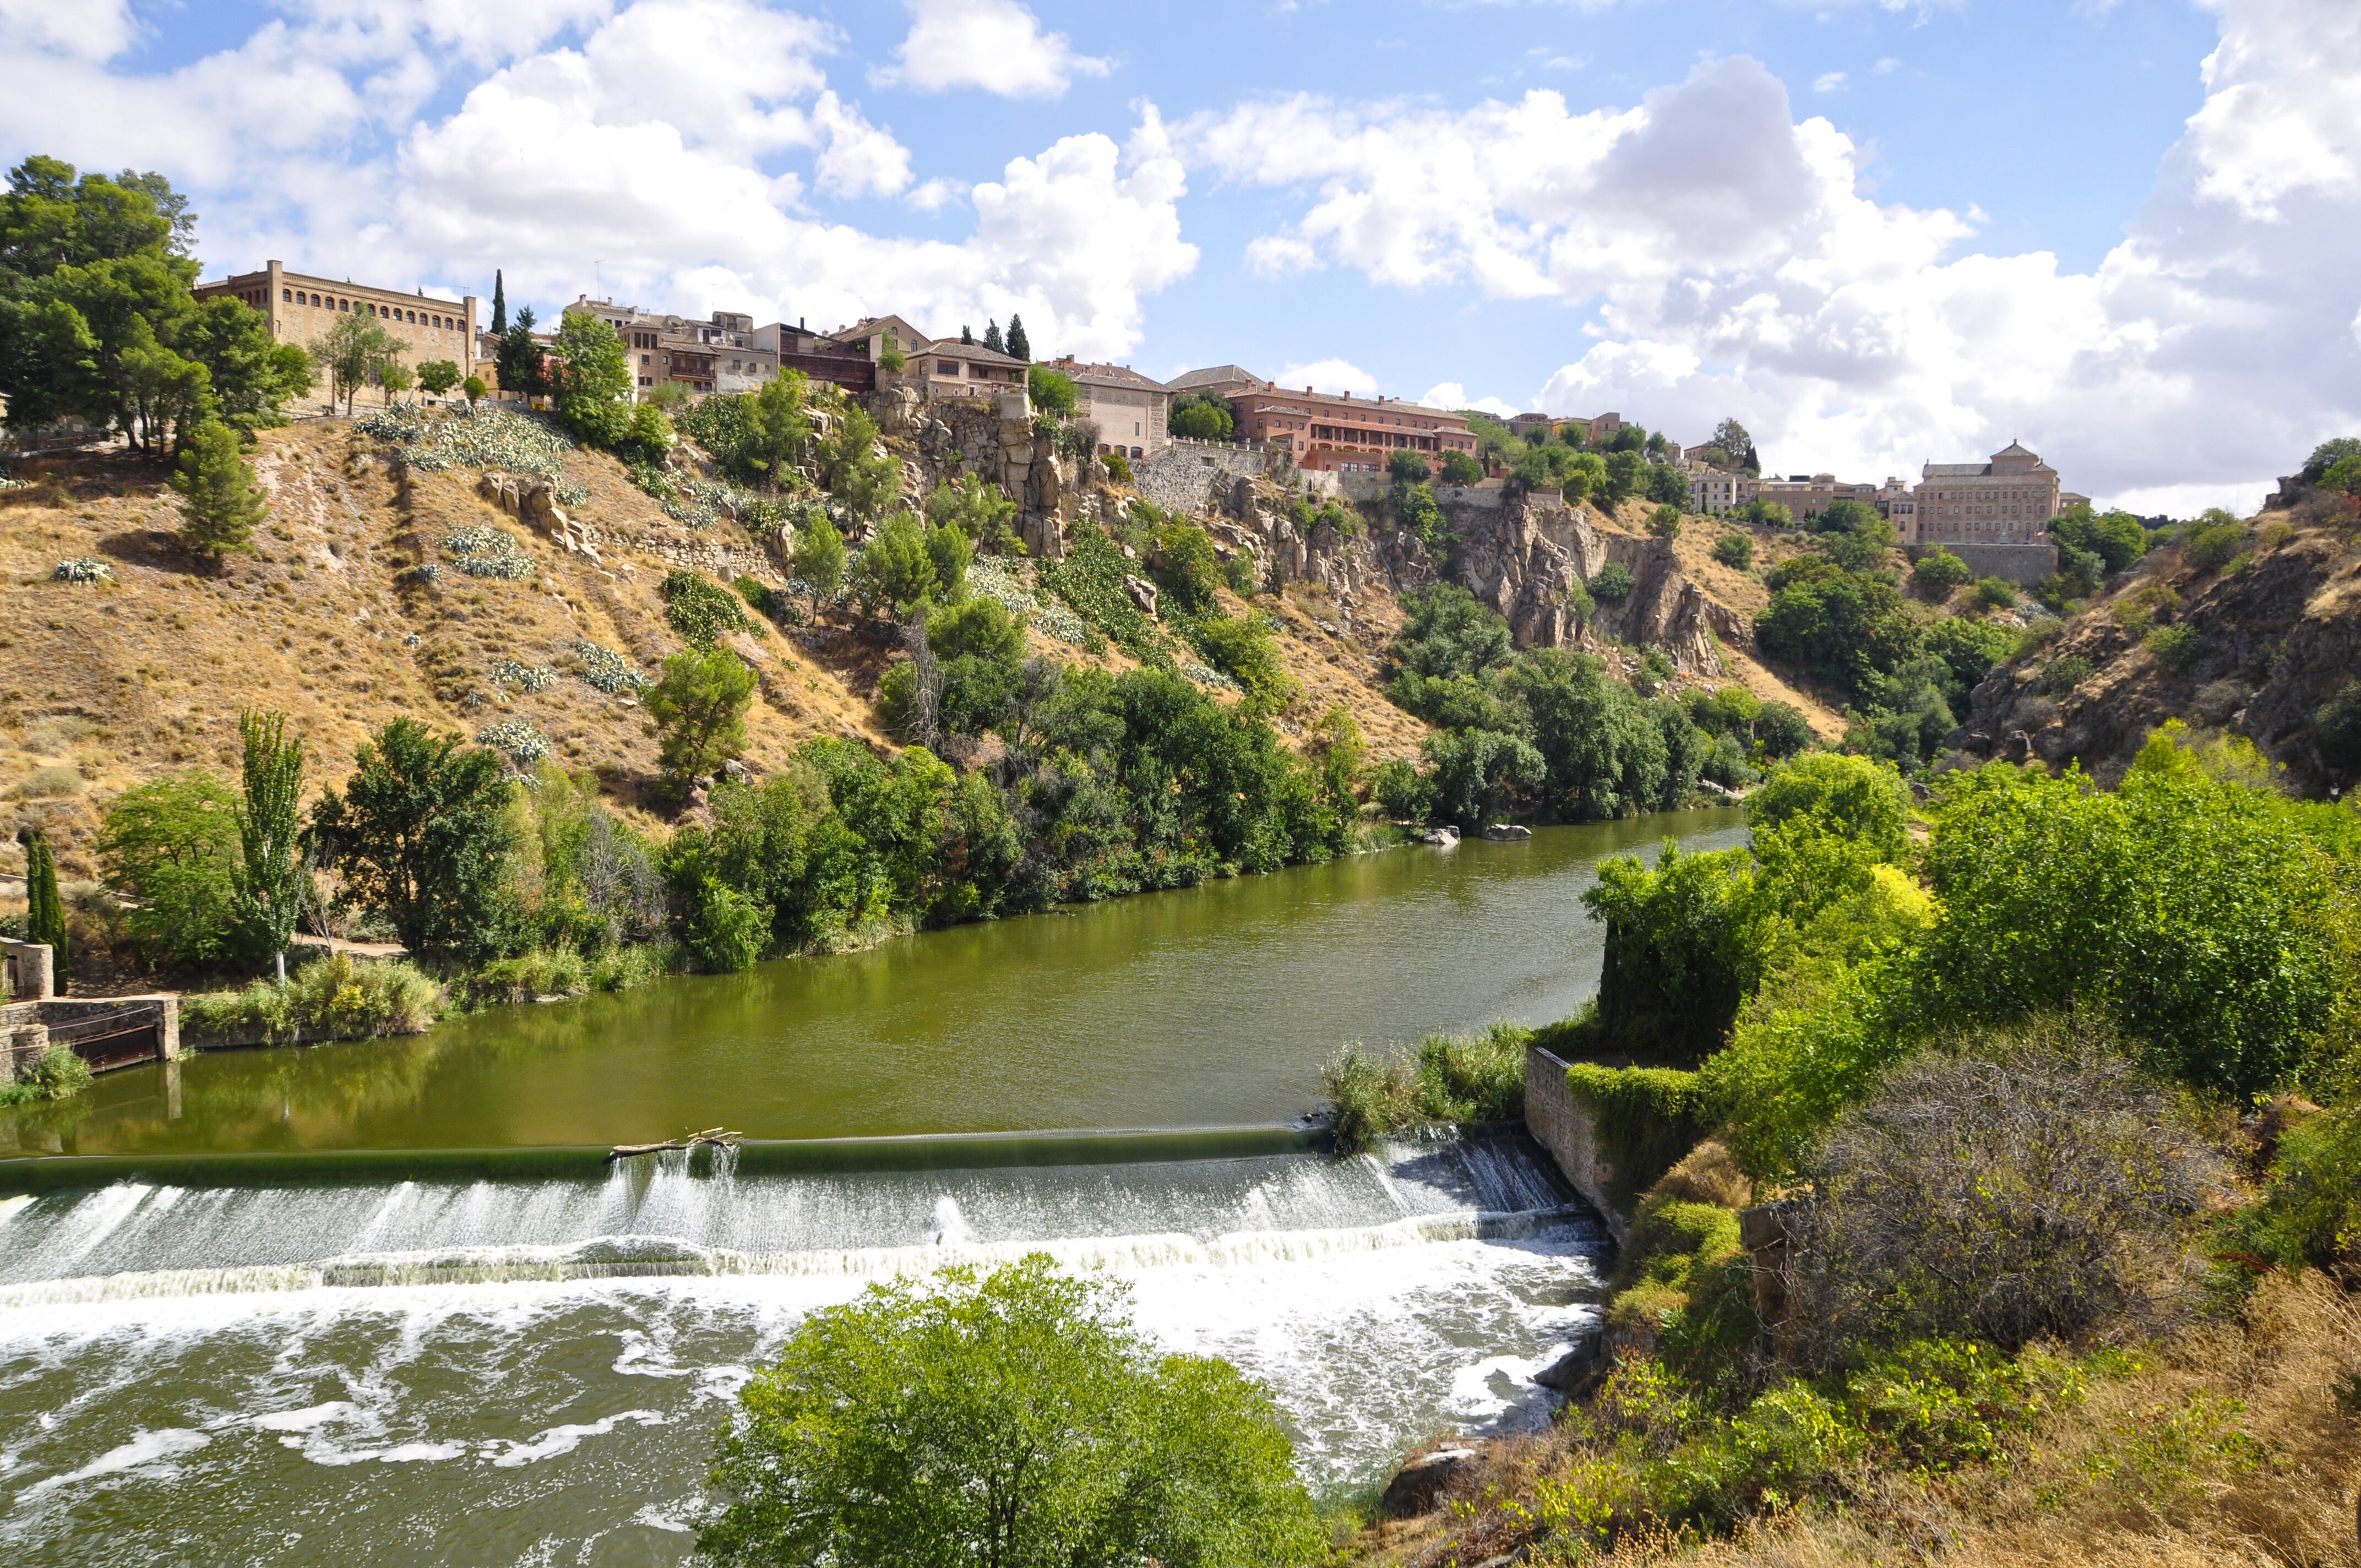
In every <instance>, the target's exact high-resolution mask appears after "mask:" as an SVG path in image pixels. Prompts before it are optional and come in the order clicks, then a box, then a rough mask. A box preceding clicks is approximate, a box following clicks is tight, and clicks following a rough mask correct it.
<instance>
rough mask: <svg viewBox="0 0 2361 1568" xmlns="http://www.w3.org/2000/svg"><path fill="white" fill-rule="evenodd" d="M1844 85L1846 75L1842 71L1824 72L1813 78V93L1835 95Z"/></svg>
mask: <svg viewBox="0 0 2361 1568" xmlns="http://www.w3.org/2000/svg"><path fill="white" fill-rule="evenodd" d="M1844 84H1845V73H1844V72H1843V71H1824V72H1822V73H1821V74H1820V75H1818V76H1815V77H1814V78H1812V91H1813V92H1815V93H1833V92H1835V91H1837V89H1839V88H1840V87H1842V86H1843V85H1844Z"/></svg>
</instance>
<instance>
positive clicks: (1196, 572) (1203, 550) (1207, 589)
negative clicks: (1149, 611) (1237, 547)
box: [1148, 521, 1222, 615]
mask: <svg viewBox="0 0 2361 1568" xmlns="http://www.w3.org/2000/svg"><path fill="white" fill-rule="evenodd" d="M1148 569H1149V570H1150V571H1151V572H1153V573H1154V574H1155V576H1156V581H1157V583H1158V584H1159V586H1160V587H1162V588H1163V590H1164V592H1165V593H1166V594H1167V595H1168V596H1170V599H1171V601H1172V603H1173V604H1174V605H1175V606H1177V607H1178V608H1179V609H1182V610H1184V611H1186V612H1187V613H1189V614H1191V615H1202V614H1204V613H1205V612H1206V611H1208V610H1210V609H1213V602H1214V600H1213V595H1214V590H1215V589H1217V588H1219V587H1221V584H1222V559H1221V557H1220V556H1219V555H1217V554H1214V551H1213V537H1212V535H1210V534H1208V533H1207V532H1205V531H1204V530H1203V529H1202V528H1200V527H1198V526H1197V525H1196V524H1195V523H1193V522H1183V521H1171V522H1168V523H1166V524H1164V525H1163V526H1162V527H1160V528H1159V529H1158V530H1157V531H1156V542H1155V546H1154V548H1153V549H1151V550H1150V551H1149V552H1148Z"/></svg>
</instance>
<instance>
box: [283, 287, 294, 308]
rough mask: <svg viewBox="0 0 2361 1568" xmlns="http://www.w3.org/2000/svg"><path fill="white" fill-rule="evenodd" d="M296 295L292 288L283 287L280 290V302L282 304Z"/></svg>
mask: <svg viewBox="0 0 2361 1568" xmlns="http://www.w3.org/2000/svg"><path fill="white" fill-rule="evenodd" d="M294 297H295V291H294V290H292V289H281V290H280V291H279V302H280V304H282V305H283V304H285V303H286V302H288V301H290V300H291V299H293V298H294Z"/></svg>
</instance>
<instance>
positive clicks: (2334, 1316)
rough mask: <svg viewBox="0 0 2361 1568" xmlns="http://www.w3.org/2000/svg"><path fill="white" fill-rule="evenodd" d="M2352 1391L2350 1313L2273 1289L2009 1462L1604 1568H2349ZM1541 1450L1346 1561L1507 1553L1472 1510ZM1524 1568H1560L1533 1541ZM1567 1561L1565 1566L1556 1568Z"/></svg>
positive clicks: (1491, 1465)
mask: <svg viewBox="0 0 2361 1568" xmlns="http://www.w3.org/2000/svg"><path fill="white" fill-rule="evenodd" d="M2356 1373H2361V1297H2356V1296H2354V1295H2351V1294H2347V1293H2345V1292H2344V1291H2341V1290H2339V1289H2338V1288H2336V1287H2335V1286H2334V1284H2333V1283H2332V1282H2330V1281H2329V1280H2328V1279H2326V1278H2325V1277H2323V1276H2321V1275H2319V1274H2317V1273H2312V1274H2307V1275H2305V1276H2303V1277H2300V1278H2290V1277H2284V1276H2274V1277H2270V1278H2268V1279H2266V1280H2265V1281H2264V1282H2263V1283H2262V1285H2261V1286H2260V1288H2258V1289H2257V1291H2256V1293H2255V1295H2254V1297H2253V1298H2252V1299H2251V1300H2250V1301H2249V1303H2248V1305H2247V1310H2246V1314H2245V1319H2244V1321H2243V1322H2242V1323H2239V1324H2231V1325H2219V1326H2212V1327H2207V1328H2202V1329H2197V1330H2192V1331H2191V1332H2186V1333H2183V1334H2181V1335H2180V1336H2178V1337H2177V1338H2176V1339H2174V1340H2173V1341H2171V1342H2170V1343H2168V1344H2164V1345H2160V1346H2158V1347H2154V1348H2152V1349H2150V1350H2149V1351H2147V1352H2146V1353H2143V1354H2141V1355H2140V1356H2138V1357H2137V1358H2136V1361H2135V1362H2133V1363H2132V1364H2130V1365H2129V1366H2128V1368H2127V1369H2125V1370H2124V1371H2122V1372H2120V1373H2118V1374H2117V1375H2113V1376H2094V1377H2093V1378H2092V1381H2091V1384H2090V1387H2089V1391H2088V1394H2087V1396H2086V1397H2085V1398H2082V1399H2081V1401H2080V1402H2079V1403H2076V1404H2073V1405H2071V1406H2070V1408H2068V1409H2064V1410H2062V1411H2061V1412H2060V1413H2058V1414H2056V1415H2054V1416H2052V1417H2051V1418H2050V1419H2049V1420H2048V1421H2047V1422H2046V1423H2044V1425H2043V1426H2042V1428H2041V1429H2040V1430H2039V1431H2037V1433H2035V1435H2034V1438H2033V1441H2032V1442H2030V1443H2029V1444H2027V1445H2026V1446H2024V1447H2022V1448H2020V1449H2019V1450H2018V1451H2016V1452H2015V1453H2013V1454H2012V1455H2011V1456H2010V1457H2009V1459H2008V1461H2007V1462H2006V1463H2004V1464H1997V1465H1994V1466H1992V1467H1989V1468H1984V1469H1977V1470H1971V1471H1966V1472H1962V1473H1960V1474H1958V1475H1951V1476H1949V1477H1944V1478H1940V1479H1938V1480H1934V1481H1919V1480H1913V1479H1910V1478H1908V1477H1904V1476H1894V1475H1889V1476H1885V1477H1883V1478H1882V1479H1881V1480H1879V1481H1877V1482H1875V1483H1874V1484H1872V1485H1870V1486H1864V1487H1863V1489H1862V1491H1861V1495H1859V1496H1856V1497H1851V1498H1848V1499H1844V1500H1842V1502H1841V1503H1839V1502H1838V1501H1837V1500H1835V1499H1828V1498H1822V1499H1817V1500H1814V1501H1811V1502H1808V1503H1806V1506H1805V1507H1804V1508H1802V1509H1799V1510H1798V1511H1797V1512H1795V1513H1793V1514H1789V1515H1786V1516H1784V1517H1782V1518H1779V1519H1773V1520H1768V1521H1765V1522H1763V1523H1761V1524H1759V1525H1758V1526H1756V1527H1755V1528H1754V1529H1753V1530H1751V1531H1749V1532H1748V1533H1746V1534H1744V1535H1742V1536H1741V1537H1740V1538H1738V1539H1736V1540H1730V1541H1710V1542H1700V1541H1695V1540H1688V1541H1677V1540H1672V1539H1667V1538H1662V1537H1659V1538H1655V1539H1648V1538H1638V1539H1626V1540H1625V1541H1622V1542H1621V1543H1620V1545H1619V1546H1618V1547H1617V1549H1616V1550H1615V1551H1614V1552H1610V1553H1609V1554H1608V1555H1607V1556H1605V1557H1604V1558H1603V1559H1602V1558H1592V1559H1590V1560H1589V1561H1591V1562H1595V1563H1601V1564H1602V1565H1604V1568H1668V1565H1671V1564H1676V1563H1679V1564H1697V1565H1698V1568H1869V1565H1872V1564H1876V1565H1885V1564H1902V1563H1914V1564H1915V1563H1943V1564H1947V1565H1954V1568H2073V1565H2081V1564H2090V1565H2095V1568H2356V1565H2361V1545H2356V1512H2355V1510H2356V1487H2361V1416H2356V1413H2355V1412H2353V1411H2351V1410H2348V1409H2345V1408H2343V1407H2341V1406H2340V1405H2339V1404H2338V1402H2337V1398H2336V1396H2335V1394H2334V1388H2335V1387H2336V1386H2337V1385H2338V1384H2339V1382H2340V1381H2341V1380H2343V1379H2345V1378H2348V1377H2351V1376H2355V1375H2356ZM1568 1462H1569V1460H1568V1454H1567V1451H1566V1450H1565V1447H1564V1445H1563V1444H1562V1443H1561V1442H1558V1441H1557V1440H1556V1439H1555V1438H1554V1435H1550V1434H1544V1435H1543V1436H1540V1437H1535V1438H1524V1439H1516V1440H1510V1441H1505V1442H1496V1443H1492V1444H1489V1445H1487V1452H1486V1456H1485V1463H1484V1466H1483V1468H1482V1470H1481V1472H1480V1473H1479V1474H1477V1475H1475V1476H1473V1477H1471V1478H1470V1479H1469V1480H1468V1482H1467V1483H1466V1485H1465V1486H1461V1487H1459V1488H1456V1489H1455V1495H1456V1496H1458V1497H1461V1498H1462V1499H1465V1500H1470V1501H1476V1502H1477V1507H1475V1508H1472V1509H1470V1510H1468V1514H1469V1516H1471V1517H1468V1518H1465V1519H1455V1518H1454V1517H1453V1516H1452V1515H1451V1514H1450V1513H1448V1512H1445V1513H1441V1514H1436V1515H1430V1516H1428V1517H1427V1518H1425V1519H1415V1520H1406V1521H1390V1522H1389V1523H1387V1524H1385V1525H1381V1526H1378V1527H1377V1528H1375V1529H1373V1530H1369V1531H1367V1532H1366V1533H1365V1534H1364V1535H1363V1536H1362V1537H1361V1538H1360V1540H1359V1541H1358V1542H1357V1543H1356V1547H1355V1548H1354V1549H1353V1550H1352V1551H1351V1552H1349V1553H1348V1556H1349V1558H1350V1560H1351V1561H1354V1562H1358V1563H1371V1564H1387V1565H1389V1568H1444V1565H1446V1564H1451V1565H1455V1568H1470V1565H1473V1564H1475V1563H1481V1562H1483V1561H1484V1560H1485V1558H1486V1557H1488V1555H1490V1554H1492V1553H1493V1552H1499V1551H1503V1550H1507V1549H1510V1548H1511V1547H1515V1546H1518V1545H1521V1544H1522V1537H1521V1532H1518V1531H1515V1530H1503V1529H1501V1528H1500V1526H1499V1521H1500V1520H1501V1519H1502V1510H1500V1509H1499V1508H1496V1507H1493V1506H1490V1505H1489V1504H1488V1503H1486V1502H1484V1501H1482V1499H1485V1498H1486V1497H1487V1495H1488V1494H1489V1496H1490V1497H1531V1496H1532V1492H1533V1483H1534V1481H1535V1480H1536V1479H1537V1478H1538V1477H1540V1476H1543V1475H1559V1474H1562V1473H1563V1471H1564V1469H1565V1465H1566V1464H1567V1463H1568ZM1530 1561H1532V1562H1534V1563H1549V1562H1555V1561H1561V1559H1557V1558H1553V1557H1552V1556H1551V1555H1550V1554H1549V1548H1548V1546H1547V1544H1546V1543H1545V1542H1543V1543H1540V1544H1539V1545H1538V1546H1537V1547H1536V1549H1535V1550H1534V1552H1533V1554H1532V1557H1531V1559H1530ZM1563 1561H1568V1562H1571V1561H1575V1559H1571V1558H1568V1559H1563Z"/></svg>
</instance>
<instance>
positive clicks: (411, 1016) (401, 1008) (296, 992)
mask: <svg viewBox="0 0 2361 1568" xmlns="http://www.w3.org/2000/svg"><path fill="white" fill-rule="evenodd" d="M442 1009H443V988H442V987H441V986H438V985H436V984H435V983H434V981H432V980H430V979H428V978H427V977H426V975H425V974H424V973H423V971H422V970H419V969H417V968H416V967H415V966H413V965H412V964H409V963H393V962H387V961H384V960H380V959H354V958H353V956H352V955H351V954H349V953H330V954H329V955H328V956H327V957H326V958H324V959H314V960H313V962H311V963H308V964H305V965H303V966H302V968H300V969H298V970H295V971H294V972H293V973H292V974H291V975H289V976H288V977H287V981H286V983H285V984H283V985H280V984H274V983H273V982H271V981H255V982H254V983H253V984H252V985H249V986H247V988H246V989H245V990H244V991H240V992H215V993H214V994H211V995H205V996H189V997H183V998H182V999H181V1029H182V1030H183V1031H184V1032H186V1033H187V1034H189V1035H191V1036H209V1037H213V1038H230V1037H236V1036H246V1035H249V1034H251V1035H259V1036H261V1037H262V1038H263V1039H264V1040H266V1041H268V1042H269V1043H271V1044H273V1045H289V1044H292V1043H293V1042H294V1041H295V1039H296V1038H297V1037H298V1032H299V1031H301V1032H302V1033H303V1034H309V1035H311V1036H313V1037H314V1038H324V1039H337V1040H360V1039H374V1038H377V1037H379V1036H386V1035H422V1034H424V1033H425V1032H426V1031H427V1030H428V1029H431V1028H433V1027H434V1020H435V1018H436V1017H437V1016H438V1015H439V1014H440V1013H441V1012H442Z"/></svg>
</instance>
